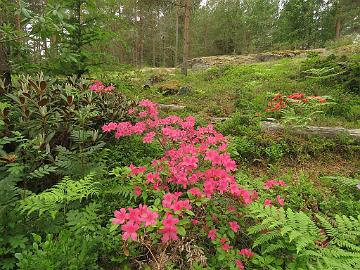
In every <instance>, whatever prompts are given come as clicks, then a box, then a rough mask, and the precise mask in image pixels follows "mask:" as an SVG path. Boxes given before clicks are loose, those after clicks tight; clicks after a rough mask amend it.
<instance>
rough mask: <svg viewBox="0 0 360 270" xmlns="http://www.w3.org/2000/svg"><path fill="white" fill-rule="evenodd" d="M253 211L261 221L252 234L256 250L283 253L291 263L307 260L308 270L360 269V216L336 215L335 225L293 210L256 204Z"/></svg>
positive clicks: (252, 207) (252, 230) (253, 228)
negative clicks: (254, 238) (294, 252)
mask: <svg viewBox="0 0 360 270" xmlns="http://www.w3.org/2000/svg"><path fill="white" fill-rule="evenodd" d="M249 210H250V216H252V217H256V219H257V220H258V221H260V223H258V224H256V225H254V226H252V227H251V228H249V230H248V232H249V233H250V234H252V235H256V240H255V241H254V244H253V247H254V248H259V249H260V250H261V253H262V254H269V253H272V254H274V253H275V254H277V256H278V254H279V252H280V253H281V254H285V257H286V256H287V257H288V259H289V260H291V261H292V262H291V264H293V263H295V265H302V264H301V263H302V262H304V261H305V262H306V264H307V267H308V269H339V270H340V269H360V215H359V216H358V217H357V218H355V217H346V216H339V215H336V216H335V220H334V221H333V222H330V221H329V220H328V219H326V218H325V217H323V216H320V215H317V216H316V217H317V222H318V223H319V224H317V223H315V221H313V220H312V219H311V218H310V217H309V216H307V215H306V214H305V213H303V212H294V211H292V210H291V209H287V210H284V209H283V208H280V209H277V208H275V207H272V208H270V207H266V208H264V207H263V205H260V204H254V205H253V206H250V207H249ZM293 250H294V251H296V254H292V252H293ZM286 254H287V255H286Z"/></svg>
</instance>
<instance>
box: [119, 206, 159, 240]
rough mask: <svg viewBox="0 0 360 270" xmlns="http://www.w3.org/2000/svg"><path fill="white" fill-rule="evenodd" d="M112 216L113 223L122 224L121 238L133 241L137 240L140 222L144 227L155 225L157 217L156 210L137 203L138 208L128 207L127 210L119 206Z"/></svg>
mask: <svg viewBox="0 0 360 270" xmlns="http://www.w3.org/2000/svg"><path fill="white" fill-rule="evenodd" d="M114 216H115V218H114V219H113V223H114V224H123V225H122V226H121V230H122V231H123V234H122V238H123V240H127V239H129V238H131V239H132V240H134V241H135V240H137V231H138V229H139V228H140V225H141V223H143V225H144V226H145V227H148V226H151V225H156V224H157V218H158V217H159V215H158V213H157V212H155V211H152V210H151V209H150V208H148V207H147V206H146V205H139V207H138V208H134V209H133V208H128V212H127V211H126V209H125V208H121V209H120V210H116V211H115V212H114ZM125 222H126V223H125ZM124 223H125V224H124Z"/></svg>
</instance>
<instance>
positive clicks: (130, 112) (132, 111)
mask: <svg viewBox="0 0 360 270" xmlns="http://www.w3.org/2000/svg"><path fill="white" fill-rule="evenodd" d="M134 113H136V109H129V110H128V114H130V115H131V114H134Z"/></svg>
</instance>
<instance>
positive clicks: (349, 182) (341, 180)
mask: <svg viewBox="0 0 360 270" xmlns="http://www.w3.org/2000/svg"><path fill="white" fill-rule="evenodd" d="M322 178H323V179H326V180H331V181H334V182H336V183H338V184H339V185H340V186H342V187H347V188H355V187H356V185H358V184H360V179H356V178H348V177H343V176H325V177H322Z"/></svg>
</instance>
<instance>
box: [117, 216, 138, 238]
mask: <svg viewBox="0 0 360 270" xmlns="http://www.w3.org/2000/svg"><path fill="white" fill-rule="evenodd" d="M138 229H139V224H137V223H135V222H133V221H129V222H128V223H126V224H124V225H122V226H121V230H122V231H123V234H122V239H123V240H124V241H126V240H128V239H129V238H131V239H132V240H134V241H136V239H137V233H136V232H137V230H138Z"/></svg>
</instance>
